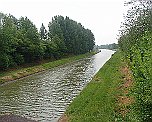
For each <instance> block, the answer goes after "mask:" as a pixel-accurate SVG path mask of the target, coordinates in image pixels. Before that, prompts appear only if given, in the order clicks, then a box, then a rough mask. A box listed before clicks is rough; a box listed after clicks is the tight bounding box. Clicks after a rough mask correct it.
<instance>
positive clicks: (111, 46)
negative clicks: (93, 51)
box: [99, 43, 119, 50]
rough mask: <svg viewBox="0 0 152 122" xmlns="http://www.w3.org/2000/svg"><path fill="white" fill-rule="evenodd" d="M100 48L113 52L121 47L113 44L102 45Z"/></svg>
mask: <svg viewBox="0 0 152 122" xmlns="http://www.w3.org/2000/svg"><path fill="white" fill-rule="evenodd" d="M99 48H100V49H110V50H113V49H118V48H119V46H118V44H115V43H113V44H106V45H100V46H99Z"/></svg>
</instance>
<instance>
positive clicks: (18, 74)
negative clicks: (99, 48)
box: [0, 52, 96, 85]
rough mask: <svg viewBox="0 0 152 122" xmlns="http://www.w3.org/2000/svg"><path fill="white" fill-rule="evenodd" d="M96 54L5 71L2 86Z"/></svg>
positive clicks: (1, 80)
mask: <svg viewBox="0 0 152 122" xmlns="http://www.w3.org/2000/svg"><path fill="white" fill-rule="evenodd" d="M94 54H96V53H95V52H91V53H86V54H82V55H77V56H72V57H69V58H64V59H60V60H56V61H52V62H48V63H44V64H41V65H37V66H31V67H27V68H21V69H19V70H17V69H16V70H12V71H3V72H1V74H0V85H4V84H7V83H8V82H10V81H14V80H17V79H20V78H23V77H26V76H29V75H33V74H35V73H39V72H42V71H45V70H48V69H51V68H54V67H57V66H60V65H64V64H66V63H70V62H73V61H77V60H80V59H83V58H86V57H89V56H92V55H94Z"/></svg>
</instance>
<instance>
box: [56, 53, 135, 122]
mask: <svg viewBox="0 0 152 122" xmlns="http://www.w3.org/2000/svg"><path fill="white" fill-rule="evenodd" d="M131 77H132V75H131V73H130V70H129V68H128V66H127V64H126V62H125V60H124V59H123V55H122V54H121V52H120V51H117V52H116V53H115V54H114V55H113V56H112V57H111V58H110V60H109V61H107V62H106V64H105V65H104V66H103V67H102V68H101V69H100V70H99V72H98V73H97V74H96V75H95V76H94V78H93V79H92V81H91V82H89V83H88V85H87V86H86V87H85V88H84V89H83V90H82V92H81V93H80V94H79V95H78V96H77V97H76V98H75V99H74V101H73V102H72V103H71V104H70V105H69V107H68V108H67V110H66V112H65V114H64V115H63V116H62V117H61V118H60V119H59V120H58V122H114V121H116V122H122V121H128V118H127V114H128V113H129V112H130V111H131V110H129V106H130V105H131V104H133V102H134V98H133V97H132V95H131V94H129V91H130V88H131V87H132V85H133V81H132V78H131ZM129 121H130V120H129Z"/></svg>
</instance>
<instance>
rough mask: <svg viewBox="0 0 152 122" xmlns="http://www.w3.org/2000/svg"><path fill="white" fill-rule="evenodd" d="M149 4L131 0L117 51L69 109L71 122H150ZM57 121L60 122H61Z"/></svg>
mask: <svg viewBox="0 0 152 122" xmlns="http://www.w3.org/2000/svg"><path fill="white" fill-rule="evenodd" d="M151 3H152V1H151V0H131V2H128V3H126V5H128V6H131V7H130V10H129V11H128V13H127V16H126V17H125V19H126V20H125V22H124V23H123V25H122V30H121V31H120V38H119V42H118V44H119V48H120V50H121V51H118V52H117V53H116V54H114V56H113V57H112V58H111V59H110V60H109V61H108V62H107V63H106V64H105V65H104V66H103V67H102V68H101V70H100V71H99V72H98V73H97V75H96V76H95V77H94V78H93V80H92V81H91V82H90V83H89V84H88V85H87V87H86V88H85V89H84V90H83V91H82V92H81V93H80V95H79V96H78V97H77V98H76V99H75V100H74V102H73V103H72V104H71V105H70V106H69V108H68V109H67V111H66V113H65V115H64V116H63V117H62V118H63V119H65V120H68V121H72V122H76V121H77V122H87V121H89V122H114V121H116V122H122V121H125V122H151V121H152V4H151ZM62 118H61V120H62Z"/></svg>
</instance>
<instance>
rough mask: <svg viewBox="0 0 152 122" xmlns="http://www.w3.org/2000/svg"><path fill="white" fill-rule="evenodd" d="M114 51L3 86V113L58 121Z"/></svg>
mask: <svg viewBox="0 0 152 122" xmlns="http://www.w3.org/2000/svg"><path fill="white" fill-rule="evenodd" d="M113 53H114V51H111V50H105V49H103V50H101V52H100V53H98V54H96V55H94V56H91V57H88V58H85V59H81V60H79V61H75V62H72V63H69V64H65V65H62V66H59V67H56V68H52V69H50V70H47V71H45V72H41V73H38V74H35V75H32V76H29V77H26V78H23V79H21V80H17V81H15V82H12V83H9V84H7V85H3V86H0V114H5V113H12V114H16V115H20V116H23V117H26V118H30V119H33V120H37V121H40V122H57V120H58V119H59V118H60V116H61V115H62V114H63V113H64V112H65V110H66V108H67V107H68V105H69V104H70V103H71V102H72V100H73V99H74V98H75V97H76V96H77V95H78V94H79V93H80V91H82V89H83V88H84V87H85V86H86V85H87V83H88V82H90V81H91V79H92V77H93V76H94V75H95V74H96V73H97V72H98V70H99V69H100V68H101V67H102V66H103V65H104V64H105V62H106V61H107V60H109V59H110V57H111V55H112V54H113Z"/></svg>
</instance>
